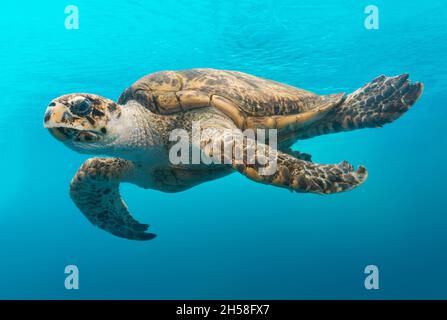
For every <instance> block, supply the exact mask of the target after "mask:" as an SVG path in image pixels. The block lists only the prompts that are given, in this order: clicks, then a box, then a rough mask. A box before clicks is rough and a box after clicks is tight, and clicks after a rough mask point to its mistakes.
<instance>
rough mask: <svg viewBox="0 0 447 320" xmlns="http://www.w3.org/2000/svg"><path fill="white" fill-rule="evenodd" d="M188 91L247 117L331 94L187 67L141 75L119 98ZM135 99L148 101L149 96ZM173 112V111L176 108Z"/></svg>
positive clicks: (310, 103) (306, 105) (297, 107)
mask: <svg viewBox="0 0 447 320" xmlns="http://www.w3.org/2000/svg"><path fill="white" fill-rule="evenodd" d="M182 90H189V91H195V92H199V93H201V94H206V95H208V97H210V98H211V97H212V96H213V95H218V96H221V97H224V98H227V99H228V100H230V101H232V102H233V103H235V104H236V105H237V106H238V107H239V108H240V109H241V111H242V112H244V113H246V114H247V116H255V117H267V116H273V115H287V114H297V113H301V112H306V111H309V110H311V109H314V108H316V107H318V106H319V105H321V104H323V103H326V102H327V101H328V100H331V99H332V98H333V96H332V95H328V96H319V95H316V94H314V93H312V92H309V91H306V90H302V89H298V88H295V87H292V86H289V85H285V84H282V83H278V82H274V81H270V80H266V79H262V78H259V77H255V76H252V75H249V74H245V73H242V72H237V71H225V70H215V69H191V70H183V71H176V72H174V71H162V72H156V73H153V74H151V75H148V76H145V77H143V78H141V79H140V80H138V81H137V82H135V83H134V84H133V85H132V86H131V87H130V88H128V89H127V90H126V91H125V92H124V93H123V94H122V95H121V97H120V99H119V100H118V102H119V103H120V104H124V103H126V102H127V101H128V100H129V99H137V100H138V95H139V94H140V95H142V94H143V95H147V96H151V95H158V94H160V92H166V91H168V92H178V91H182ZM335 99H337V97H335ZM139 100H141V101H143V102H149V104H148V105H147V106H148V107H149V108H150V109H151V110H152V109H153V106H151V105H150V100H151V99H148V98H146V99H142V98H141V97H140V98H139ZM173 112H177V110H176V109H174V110H173Z"/></svg>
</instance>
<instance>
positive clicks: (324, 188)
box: [234, 151, 368, 194]
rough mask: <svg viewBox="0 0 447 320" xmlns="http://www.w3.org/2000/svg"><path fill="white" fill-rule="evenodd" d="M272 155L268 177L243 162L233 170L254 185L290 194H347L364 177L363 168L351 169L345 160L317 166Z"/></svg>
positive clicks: (258, 167) (289, 157) (286, 155)
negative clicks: (271, 169) (274, 159)
mask: <svg viewBox="0 0 447 320" xmlns="http://www.w3.org/2000/svg"><path fill="white" fill-rule="evenodd" d="M276 153H277V156H276V164H274V167H275V170H274V171H273V173H272V174H265V172H268V171H269V170H268V169H267V170H264V169H265V167H264V166H262V165H261V166H259V165H258V164H256V163H255V164H246V163H243V164H239V165H235V166H234V167H235V168H236V169H237V170H238V171H239V172H240V173H242V174H244V175H246V176H247V177H248V178H250V179H252V180H254V181H257V182H261V183H265V184H270V185H274V186H277V187H282V188H287V189H289V190H291V191H296V192H310V193H317V194H330V193H338V192H343V191H349V190H351V189H354V188H355V187H357V186H359V185H360V184H362V183H363V182H364V181H365V180H366V178H367V176H368V173H367V171H366V169H365V167H363V166H359V167H358V169H357V170H354V168H353V166H352V165H351V164H349V163H348V162H347V161H342V162H341V163H339V164H318V163H313V162H309V161H305V160H300V159H297V158H295V157H293V156H291V155H289V154H286V153H282V152H280V151H276ZM269 165H270V164H269Z"/></svg>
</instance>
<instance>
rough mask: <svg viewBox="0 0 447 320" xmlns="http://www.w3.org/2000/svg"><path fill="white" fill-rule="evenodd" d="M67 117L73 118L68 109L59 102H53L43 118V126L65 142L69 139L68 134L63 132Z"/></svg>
mask: <svg viewBox="0 0 447 320" xmlns="http://www.w3.org/2000/svg"><path fill="white" fill-rule="evenodd" d="M67 117H71V115H70V114H69V112H68V111H67V108H66V107H65V106H64V105H63V104H61V103H58V102H54V101H53V102H51V103H50V104H49V105H48V107H47V110H46V111H45V114H44V116H43V126H44V128H47V129H48V130H49V131H50V133H51V134H52V135H53V136H54V137H55V138H57V139H59V140H61V141H64V140H66V139H68V138H69V135H68V134H67V132H64V130H62V127H63V126H64V123H65V122H66V120H67Z"/></svg>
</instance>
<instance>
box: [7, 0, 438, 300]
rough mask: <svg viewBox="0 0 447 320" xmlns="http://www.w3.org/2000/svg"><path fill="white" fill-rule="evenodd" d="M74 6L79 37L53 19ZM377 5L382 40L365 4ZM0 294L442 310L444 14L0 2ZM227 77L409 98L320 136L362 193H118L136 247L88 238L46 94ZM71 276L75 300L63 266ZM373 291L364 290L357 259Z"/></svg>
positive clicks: (247, 189)
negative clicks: (405, 87)
mask: <svg viewBox="0 0 447 320" xmlns="http://www.w3.org/2000/svg"><path fill="white" fill-rule="evenodd" d="M69 4H75V5H77V6H78V8H79V15H80V16H79V17H80V21H79V30H67V29H66V28H65V27H64V20H65V17H66V15H65V14H64V8H65V7H66V6H67V5H69ZM370 4H374V5H376V6H377V7H378V8H379V13H380V27H379V30H367V29H365V27H364V19H365V17H366V15H365V14H364V12H363V11H364V8H365V7H366V6H367V5H370ZM0 15H1V19H0V40H1V50H0V69H1V72H2V77H1V78H0V92H1V93H2V95H1V96H2V98H1V103H0V108H1V109H0V110H1V112H0V150H1V154H0V168H1V169H2V173H1V176H2V183H1V185H0V243H1V250H0V257H1V258H0V298H68V299H75V298H158V299H164V298H178V299H186V298H189V299H195V298H274V299H276V298H287V299H291V298H362V299H377V298H447V269H446V265H447V250H446V247H447V232H446V230H447V212H446V209H445V190H446V179H447V174H446V170H445V163H446V160H447V159H446V155H447V152H446V147H447V139H446V134H445V132H446V131H445V122H446V118H447V109H446V105H445V104H446V92H445V89H446V87H447V61H446V55H447V22H446V21H447V6H446V4H445V1H444V0H426V1H423V2H420V1H408V0H396V1H380V0H374V1H370V0H368V1H364V0H360V1H359V0H349V1H346V0H343V1H341V0H340V1H328V0H320V1H318V2H317V1H311V0H307V1H301V0H294V1H284V0H257V1H254V0H238V1H225V2H224V1H222V2H219V1H215V0H189V1H182V0H168V1H142V0H133V1H120V2H118V1H116V2H110V1H105V0H99V1H94V2H93V1H86V0H75V1H73V2H64V1H49V0H43V1H38V2H36V1H33V2H31V1H27V2H25V3H23V2H22V3H20V4H19V3H17V4H15V3H14V2H13V1H8V2H2V4H1V6H0ZM193 67H212V68H221V69H233V70H239V71H243V72H247V73H251V74H255V75H258V76H263V77H266V78H270V79H274V80H277V81H281V82H286V83H289V84H292V85H296V86H299V87H302V88H305V89H308V90H312V91H315V92H318V93H330V92H340V91H344V92H351V91H353V90H355V89H357V88H358V87H360V86H362V85H363V84H365V83H366V82H368V81H370V80H372V79H373V78H374V77H376V76H378V75H380V74H386V75H396V74H400V73H404V72H408V73H410V75H411V79H413V80H418V81H421V82H423V83H424V84H425V92H424V94H423V96H422V98H421V99H420V101H419V102H418V103H417V104H416V105H415V106H414V108H413V109H412V110H410V111H409V112H408V113H407V114H406V115H404V116H403V117H402V118H401V119H399V120H398V121H396V122H394V123H392V124H391V125H388V126H385V127H384V128H383V129H374V130H372V129H365V130H360V131H355V132H348V133H340V134H334V135H328V136H321V137H317V138H314V139H311V140H307V141H303V142H299V143H298V144H297V145H296V148H297V149H299V150H301V151H303V152H308V153H312V154H313V156H314V160H315V161H317V162H323V163H326V162H327V163H334V162H335V163H338V162H340V161H341V160H345V159H346V160H349V161H350V162H351V163H353V164H364V165H365V166H366V167H367V168H368V169H369V178H368V180H367V182H366V183H365V184H364V185H362V186H361V187H360V188H358V189H356V190H354V191H351V192H348V193H344V194H337V195H332V196H324V197H323V196H317V195H310V194H295V193H291V192H287V191H286V190H283V189H277V188H273V187H270V186H266V185H261V184H256V183H254V182H252V181H250V180H248V179H246V178H244V177H243V176H241V175H238V174H234V175H231V176H228V177H226V178H223V179H220V180H216V181H213V182H210V183H206V184H203V185H200V186H198V187H196V188H193V189H191V190H189V191H186V192H182V193H178V194H164V193H161V192H157V191H152V190H143V189H139V188H137V187H135V186H133V185H124V186H123V187H122V192H123V196H124V198H125V199H126V201H127V203H128V205H129V207H130V209H131V211H132V212H133V214H134V216H135V217H136V218H138V219H139V220H140V221H143V222H148V223H150V224H151V225H152V227H151V230H152V232H155V233H157V234H158V237H157V238H156V239H155V240H153V241H149V242H133V241H128V240H124V239H120V238H117V237H114V236H111V235H110V234H108V233H106V232H103V231H101V230H100V229H98V228H95V227H93V226H92V225H90V223H89V222H88V221H87V220H86V219H85V217H84V216H83V215H82V214H81V213H80V212H79V211H78V209H77V208H76V207H75V206H74V204H73V203H72V202H71V200H70V198H69V195H68V184H69V182H70V179H71V178H72V176H73V175H74V173H75V172H76V170H77V168H78V167H79V166H80V164H81V163H82V162H83V161H84V160H85V159H86V158H87V157H86V156H85V155H80V154H76V153H74V152H73V151H71V150H69V149H67V148H66V147H64V146H63V145H62V144H61V143H60V142H58V141H56V140H55V139H54V138H53V137H51V136H50V134H48V132H47V131H46V130H44V129H43V127H42V118H43V112H44V110H45V107H46V105H47V104H48V102H49V101H50V100H51V99H53V98H54V97H56V96H59V95H61V94H64V93H70V92H91V93H96V94H100V95H103V96H105V97H109V98H112V99H116V98H117V97H118V96H119V94H120V93H121V92H122V91H123V90H124V89H125V88H126V87H127V86H128V85H130V84H131V83H133V82H134V81H135V80H137V79H138V78H139V77H141V76H143V75H145V74H148V73H151V72H154V71H158V70H169V69H187V68H193ZM69 264H75V265H77V266H78V267H79V272H80V279H79V280H80V288H79V290H66V289H65V287H64V279H65V274H64V268H65V266H66V265H69ZM369 264H374V265H377V266H378V267H379V270H380V289H379V290H376V291H374V290H373V291H368V290H366V289H365V288H364V285H363V281H364V278H365V275H364V273H363V269H364V267H365V266H366V265H369Z"/></svg>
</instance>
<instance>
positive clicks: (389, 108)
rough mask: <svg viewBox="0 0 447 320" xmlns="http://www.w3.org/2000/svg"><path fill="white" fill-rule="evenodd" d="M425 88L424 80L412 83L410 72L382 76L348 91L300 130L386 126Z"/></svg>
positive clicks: (307, 135)
mask: <svg viewBox="0 0 447 320" xmlns="http://www.w3.org/2000/svg"><path fill="white" fill-rule="evenodd" d="M423 88H424V86H423V84H422V83H419V82H415V83H411V82H410V81H409V80H408V74H402V75H400V76H395V77H386V76H383V75H382V76H379V77H377V78H376V79H374V80H373V81H371V82H370V83H367V84H366V85H365V86H363V87H362V88H360V89H358V90H356V91H354V92H353V93H351V94H350V95H348V97H347V98H346V100H345V101H344V102H343V103H342V104H340V105H339V106H337V107H336V108H334V109H333V110H332V111H331V112H330V113H328V115H327V117H325V118H324V119H322V120H321V121H319V122H318V123H316V124H314V125H313V126H311V127H309V128H308V129H307V130H303V131H302V132H300V133H299V138H300V139H306V138H311V137H314V136H318V135H322V134H328V133H334V132H340V131H350V130H355V129H361V128H377V127H382V126H383V125H384V124H387V123H390V122H392V121H394V120H396V119H397V118H399V117H400V116H401V115H403V114H404V113H405V112H406V111H408V110H409V109H410V107H411V106H412V105H413V104H414V103H415V102H416V101H417V100H418V98H419V97H420V96H421V94H422V91H423Z"/></svg>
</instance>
